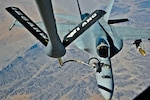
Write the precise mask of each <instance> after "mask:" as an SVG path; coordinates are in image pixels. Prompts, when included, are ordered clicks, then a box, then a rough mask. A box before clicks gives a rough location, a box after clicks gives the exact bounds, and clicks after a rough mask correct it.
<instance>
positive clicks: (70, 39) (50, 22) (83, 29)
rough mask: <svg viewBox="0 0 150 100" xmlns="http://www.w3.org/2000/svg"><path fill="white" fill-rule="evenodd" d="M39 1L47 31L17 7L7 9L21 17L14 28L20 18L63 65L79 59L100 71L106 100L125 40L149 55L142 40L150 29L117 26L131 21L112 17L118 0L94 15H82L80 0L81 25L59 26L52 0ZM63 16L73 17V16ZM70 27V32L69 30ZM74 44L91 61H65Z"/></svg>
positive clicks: (108, 97) (112, 0) (98, 77)
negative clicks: (116, 57)
mask: <svg viewBox="0 0 150 100" xmlns="http://www.w3.org/2000/svg"><path fill="white" fill-rule="evenodd" d="M35 1H36V4H37V7H38V10H39V12H40V15H41V18H42V19H43V25H44V27H45V29H46V32H45V31H43V30H42V29H41V28H40V27H39V26H38V25H37V24H36V23H34V22H33V21H32V20H31V19H30V18H29V17H28V16H27V15H25V14H24V13H23V12H22V11H21V10H20V9H19V8H17V7H7V8H6V10H7V11H8V12H9V13H10V14H11V15H12V16H14V17H15V18H16V20H17V21H14V22H13V24H12V25H11V27H10V30H11V29H12V27H13V26H15V23H16V22H18V21H19V22H20V23H21V24H22V25H23V26H24V27H25V28H27V29H28V30H29V31H30V32H31V33H32V34H33V35H34V36H35V37H36V38H37V39H38V40H39V41H40V42H41V43H42V44H43V45H44V46H45V51H46V54H47V55H48V56H50V57H53V58H57V59H58V60H59V64H60V65H61V66H63V65H64V63H66V62H69V61H76V62H79V63H82V64H86V65H87V66H90V67H92V68H93V69H94V71H95V74H96V80H97V85H98V89H99V91H100V92H101V94H102V95H103V97H104V98H105V99H106V100H110V99H111V98H112V95H113V91H114V81H113V72H112V65H111V58H112V57H113V56H114V55H116V54H117V53H118V52H119V51H121V49H122V47H123V41H124V40H133V41H135V42H134V44H135V45H136V48H137V49H139V52H140V53H141V54H142V55H143V56H145V55H146V53H145V51H144V50H143V48H142V46H141V43H142V41H141V39H148V38H150V30H145V29H139V28H131V27H119V26H113V25H112V24H117V23H122V22H126V21H128V19H126V18H125V19H124V18H123V19H114V20H109V16H110V13H111V10H112V7H113V4H114V0H110V2H109V3H108V5H107V8H106V10H105V11H104V10H99V9H96V10H95V11H94V12H93V13H91V14H89V13H88V12H87V13H85V14H82V11H81V8H80V4H79V1H78V0H77V5H78V8H79V12H80V19H81V22H80V23H78V24H77V25H71V24H68V23H63V24H61V25H58V24H57V22H56V20H55V19H56V17H57V15H55V13H54V10H53V5H52V1H51V0H35ZM61 17H65V18H66V19H68V20H71V17H69V16H61ZM67 24H68V25H67ZM68 30H70V31H69V32H67V31H68ZM62 33H63V36H64V38H63V41H61V39H60V37H59V34H62ZM71 43H74V44H75V45H76V46H77V47H78V48H79V49H81V50H84V51H85V52H88V54H89V57H90V58H89V61H88V63H85V62H82V61H80V60H68V61H63V60H62V57H63V56H64V55H65V54H66V50H67V49H66V48H67V47H68V46H69V45H70V44H71Z"/></svg>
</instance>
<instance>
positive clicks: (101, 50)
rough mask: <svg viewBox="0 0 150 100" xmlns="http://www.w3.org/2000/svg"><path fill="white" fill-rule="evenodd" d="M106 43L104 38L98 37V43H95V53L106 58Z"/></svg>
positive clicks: (107, 53) (107, 54)
mask: <svg viewBox="0 0 150 100" xmlns="http://www.w3.org/2000/svg"><path fill="white" fill-rule="evenodd" d="M108 49H109V47H108V45H107V43H106V41H105V40H104V39H99V42H98V45H97V54H98V55H99V56H100V57H103V58H107V57H108V56H109V52H108Z"/></svg>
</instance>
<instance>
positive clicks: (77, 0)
mask: <svg viewBox="0 0 150 100" xmlns="http://www.w3.org/2000/svg"><path fill="white" fill-rule="evenodd" d="M77 4H78V9H79V13H80V17H81V15H82V12H81V8H80V4H79V0H77ZM81 20H82V17H81Z"/></svg>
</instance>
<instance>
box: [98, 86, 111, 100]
mask: <svg viewBox="0 0 150 100" xmlns="http://www.w3.org/2000/svg"><path fill="white" fill-rule="evenodd" d="M99 91H100V92H101V94H102V96H103V97H104V98H105V100H111V98H112V94H113V93H112V92H111V90H110V91H109V92H108V91H107V90H103V89H99Z"/></svg>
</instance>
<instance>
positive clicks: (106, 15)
mask: <svg viewBox="0 0 150 100" xmlns="http://www.w3.org/2000/svg"><path fill="white" fill-rule="evenodd" d="M113 4H114V0H110V1H109V3H108V6H107V8H106V14H105V15H104V20H105V21H106V22H108V19H109V16H110V13H111V10H112V7H113Z"/></svg>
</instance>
